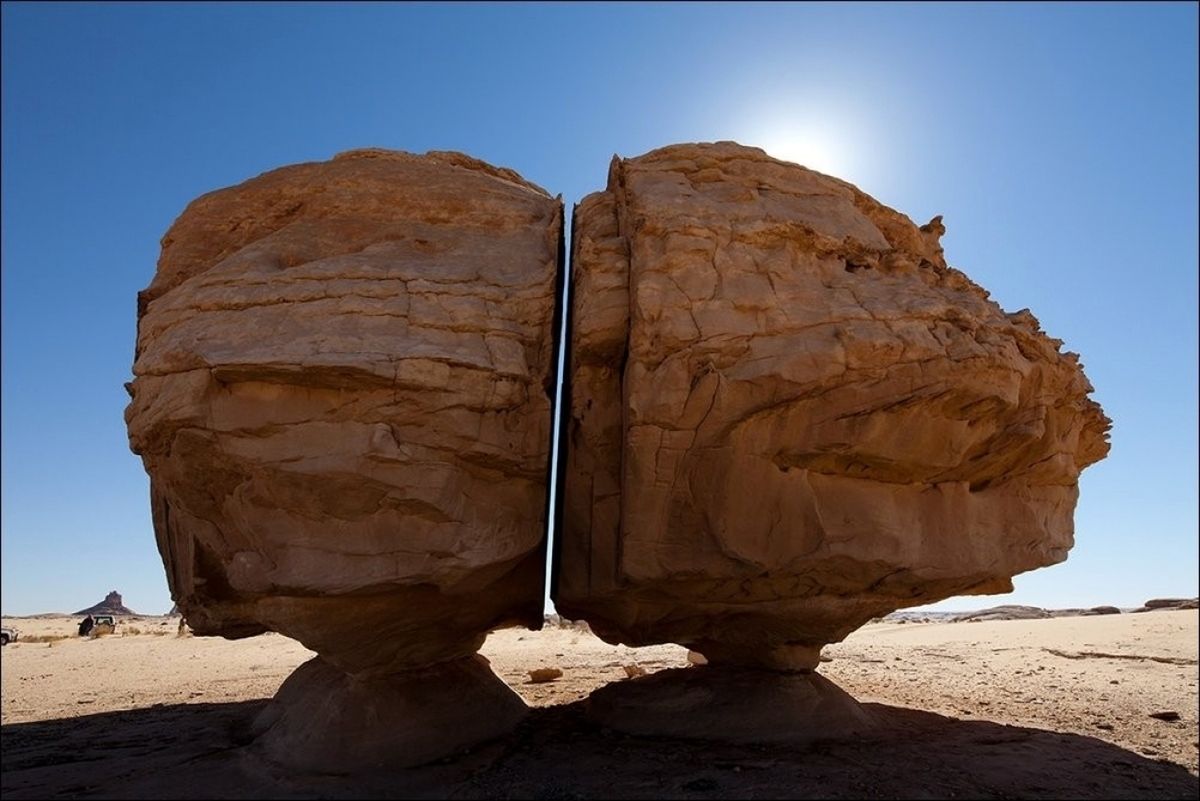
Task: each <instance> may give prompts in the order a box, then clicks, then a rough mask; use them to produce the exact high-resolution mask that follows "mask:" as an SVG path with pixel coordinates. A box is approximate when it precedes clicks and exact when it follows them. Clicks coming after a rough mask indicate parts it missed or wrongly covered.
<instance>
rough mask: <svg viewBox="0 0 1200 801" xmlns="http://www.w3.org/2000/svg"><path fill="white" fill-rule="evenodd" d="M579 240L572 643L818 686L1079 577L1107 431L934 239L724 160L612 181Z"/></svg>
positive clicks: (818, 179) (627, 169)
mask: <svg viewBox="0 0 1200 801" xmlns="http://www.w3.org/2000/svg"><path fill="white" fill-rule="evenodd" d="M573 230H574V234H573V243H572V276H573V279H572V280H573V285H572V299H573V300H572V308H571V326H570V327H571V334H570V340H569V347H570V353H569V358H568V362H567V367H566V371H567V372H566V381H567V384H566V386H565V391H564V397H565V398H566V399H569V400H565V401H564V406H565V408H564V426H563V431H564V436H565V443H564V451H563V452H561V453H564V454H565V459H564V461H563V464H564V472H563V479H562V480H563V484H562V486H561V491H562V494H561V495H560V498H561V499H562V504H563V516H562V520H561V521H560V526H561V528H560V534H559V543H560V544H559V553H558V559H557V561H556V571H557V572H556V576H555V585H554V588H553V597H554V600H555V604H556V606H557V608H558V610H559V612H560V613H562V614H563V615H564V616H566V617H570V618H582V619H585V620H586V621H587V622H588V624H589V625H590V626H591V627H592V629H593V630H594V631H595V632H596V633H597V634H598V635H599V636H601V637H603V638H604V639H606V640H608V641H610V642H614V643H618V642H619V643H624V644H627V645H634V646H638V645H649V644H653V643H662V642H676V643H680V644H683V645H686V646H687V647H689V648H691V649H693V650H694V651H698V652H700V653H702V654H703V655H704V656H705V657H706V658H707V660H708V662H709V663H711V664H713V665H722V664H724V665H734V666H740V667H757V668H762V669H769V670H772V671H778V670H784V671H789V670H790V671H806V670H811V669H812V668H813V667H815V666H816V664H817V661H818V659H819V654H820V649H821V647H822V646H823V645H825V644H826V643H830V642H837V641H839V640H841V639H842V638H844V637H845V636H846V635H847V634H849V633H850V632H851V631H853V630H854V629H856V628H858V627H859V626H861V625H862V624H864V623H866V622H867V621H868V620H870V619H871V618H874V617H878V616H881V615H884V614H887V613H888V612H891V611H894V610H896V609H898V608H901V607H907V606H916V605H920V604H925V603H930V602H933V601H937V600H939V599H942V598H946V597H949V596H953V595H962V594H985V593H998V592H1005V591H1008V590H1010V589H1011V586H1012V585H1011V581H1010V579H1011V577H1012V576H1014V575H1016V574H1017V573H1021V572H1023V571H1026V570H1031V569H1034V568H1037V567H1041V566H1044V565H1050V564H1054V563H1056V562H1060V561H1062V560H1063V559H1065V558H1066V555H1067V551H1068V550H1069V549H1070V547H1071V545H1072V544H1073V524H1072V515H1073V511H1074V508H1075V501H1076V497H1077V493H1078V485H1077V481H1078V477H1079V473H1080V471H1081V470H1082V469H1084V468H1085V467H1087V466H1088V465H1090V464H1092V463H1093V462H1096V461H1098V460H1099V459H1101V458H1103V457H1104V456H1105V455H1106V453H1107V451H1108V443H1107V441H1106V432H1107V429H1108V425H1109V422H1108V420H1107V419H1106V418H1105V416H1104V415H1103V413H1102V412H1101V410H1100V408H1099V406H1098V405H1097V404H1096V403H1094V402H1093V401H1092V400H1091V399H1089V397H1088V393H1089V392H1090V391H1091V389H1092V387H1091V385H1090V384H1089V383H1088V381H1087V379H1086V377H1085V376H1084V374H1083V371H1082V369H1081V365H1080V363H1079V360H1078V357H1077V356H1076V355H1075V354H1073V353H1064V352H1062V351H1061V350H1060V347H1059V346H1060V345H1061V343H1060V342H1059V341H1058V340H1054V339H1051V338H1050V337H1048V336H1047V335H1046V334H1044V333H1043V332H1042V331H1041V329H1040V327H1039V324H1038V322H1037V320H1036V319H1035V318H1034V316H1033V315H1032V314H1031V313H1029V312H1028V311H1020V312H1016V313H1011V314H1010V313H1006V312H1005V311H1004V310H1002V309H1001V308H1000V307H999V306H998V305H996V304H995V303H994V302H992V301H991V300H989V298H988V294H987V293H986V292H985V291H984V290H982V289H981V288H980V287H978V286H977V285H975V284H974V283H972V282H971V281H970V279H968V278H967V277H966V276H965V275H964V274H963V273H961V272H959V271H958V270H956V269H953V268H951V267H949V266H948V265H947V263H946V261H945V258H944V255H943V251H942V247H941V245H940V242H939V240H940V237H941V235H942V233H943V232H944V230H945V228H944V226H943V225H942V222H941V218H940V217H939V218H934V219H933V220H931V221H930V222H929V223H928V224H926V225H923V226H917V225H915V224H913V222H912V221H910V220H909V219H908V218H907V217H905V216H904V215H902V214H900V213H898V212H896V211H894V210H892V209H889V208H887V207H886V206H883V205H882V204H880V203H878V202H877V201H875V200H874V199H872V198H870V197H868V196H867V195H866V194H864V193H862V192H861V191H859V190H858V189H856V188H855V187H853V186H851V185H850V184H848V183H845V182H844V181H840V180H838V179H836V178H832V177H829V176H826V175H822V174H820V173H816V172H813V171H811V170H808V169H805V168H803V167H801V166H798V165H795V164H790V163H787V162H782V161H778V160H776V159H773V158H770V157H769V156H767V155H766V154H765V153H763V152H762V151H761V150H757V149H754V148H748V147H742V146H740V145H736V144H734V143H718V144H706V145H676V146H672V147H666V148H663V149H661V150H656V151H653V152H651V153H648V154H646V155H643V156H640V157H638V158H633V159H620V158H617V159H614V161H613V163H612V166H611V169H610V171H609V176H608V186H607V188H606V189H605V190H604V191H602V192H598V193H596V194H593V195H590V196H588V197H587V198H585V199H584V200H583V201H582V202H581V203H580V204H579V205H578V206H576V208H575V216H574V229H573ZM701 675H705V674H703V673H701V672H700V671H697V677H699V676H701ZM696 681H700V679H699V678H697V679H696Z"/></svg>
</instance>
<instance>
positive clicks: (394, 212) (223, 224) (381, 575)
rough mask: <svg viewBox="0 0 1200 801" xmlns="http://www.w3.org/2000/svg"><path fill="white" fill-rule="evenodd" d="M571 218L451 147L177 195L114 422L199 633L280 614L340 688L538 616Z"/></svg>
mask: <svg viewBox="0 0 1200 801" xmlns="http://www.w3.org/2000/svg"><path fill="white" fill-rule="evenodd" d="M561 236H562V205H561V202H560V201H559V200H557V199H554V198H551V197H549V196H548V195H547V194H546V193H545V192H544V191H543V190H541V189H540V188H538V187H536V186H534V185H532V184H530V183H528V182H526V181H524V180H522V179H521V178H520V177H519V176H517V175H516V174H515V173H513V172H512V171H511V170H504V169H498V168H495V167H491V166H490V165H487V164H484V163H483V162H480V161H477V160H475V159H472V158H470V157H468V156H464V155H462V154H458V153H440V152H431V153H427V154H425V155H423V156H418V155H411V154H407V153H399V152H390V151H380V150H365V151H352V152H349V153H344V154H341V155H339V156H337V157H335V158H334V159H333V160H331V161H328V162H323V163H311V164H300V165H295V166H290V167H285V168H282V169H278V170H274V171H272V172H269V173H266V174H264V175H261V176H259V177H257V178H254V179H252V180H250V181H247V182H245V183H243V184H241V185H238V186H235V187H231V188H227V189H222V190H219V191H217V192H213V193H210V194H207V195H204V196H203V197H201V198H199V199H197V200H195V201H194V202H193V203H191V204H190V205H189V206H188V208H187V209H186V211H185V212H184V213H183V215H181V216H180V218H179V219H178V220H177V221H176V222H175V224H174V225H173V226H172V227H171V230H170V231H169V232H168V233H167V234H166V236H165V237H164V238H163V242H162V244H163V249H162V256H161V258H160V260H159V265H158V271H157V274H156V275H155V278H154V280H153V282H152V283H151V284H150V286H149V287H148V288H147V289H146V290H145V291H144V292H142V293H141V294H140V295H139V309H138V311H139V317H138V345H137V356H136V362H135V365H134V373H135V376H136V378H135V380H134V381H133V383H132V384H131V385H130V393H131V395H132V402H131V403H130V405H129V407H128V409H127V410H126V420H127V422H128V425H129V436H130V443H131V447H132V448H133V450H134V452H135V453H138V454H140V455H141V456H142V458H143V461H144V463H145V467H146V470H147V472H148V473H149V474H150V478H151V496H152V505H153V513H154V524H155V532H156V536H157V538H158V545H159V550H160V552H161V554H162V557H163V561H164V564H165V565H166V569H167V575H168V579H169V582H170V587H171V592H172V596H173V597H174V599H175V600H176V601H177V603H178V605H179V608H180V610H181V611H182V613H183V614H184V615H185V616H186V618H187V621H188V624H189V625H190V626H191V627H192V628H193V629H194V630H195V631H196V633H198V634H220V635H223V636H226V637H240V636H247V635H251V634H256V633H259V632H262V631H265V630H274V631H279V632H281V633H283V634H286V635H288V636H290V637H294V638H295V639H297V640H299V641H301V642H302V643H304V644H305V645H306V646H308V647H309V648H311V649H313V650H315V651H317V652H318V653H319V654H320V662H321V665H322V671H324V672H323V673H321V676H322V681H323V682H324V684H325V685H328V686H330V687H337V688H341V689H344V688H345V687H346V682H345V681H340V682H339V681H337V680H335V679H332V678H329V675H327V674H328V673H329V671H330V670H333V671H341V672H342V673H343V674H347V673H349V674H354V675H355V676H356V677H358V678H359V679H362V680H364V681H365V680H367V679H368V678H369V679H370V680H372V681H375V680H378V679H379V677H382V676H390V675H395V674H397V673H398V672H400V671H405V670H409V669H413V668H417V667H421V666H426V665H429V664H431V663H436V662H448V661H450V660H462V659H466V658H468V657H470V655H471V654H473V653H474V651H475V650H476V648H477V647H478V646H479V645H480V644H481V643H482V641H483V638H484V637H485V635H486V632H487V631H488V630H489V629H492V628H495V627H498V626H503V625H509V624H517V623H520V624H525V625H529V626H531V627H539V626H540V624H541V620H542V604H543V589H542V588H543V564H544V559H545V504H546V473H547V468H548V459H549V448H550V437H551V424H552V419H551V411H552V410H551V399H552V389H553V385H554V381H555V376H554V370H555V366H556V359H555V343H554V334H555V332H554V331H553V330H552V320H553V317H554V314H555V304H556V294H555V286H556V278H557V272H558V262H559V251H560V248H561ZM318 672H321V671H314V670H310V671H308V673H309V674H312V675H316V673H318ZM460 672H462V671H460ZM462 673H463V675H464V676H468V675H475V673H477V671H475V672H472V671H466V672H462ZM345 692H346V693H348V694H349V695H347V697H348V698H350V701H352V700H353V699H352V698H351V697H350V696H352V695H353V693H352V692H350V690H346V691H345ZM291 695H292V696H295V697H300V696H301V695H302V693H299V690H297V689H296V688H293V691H292V693H291ZM289 697H290V696H289ZM285 717H286V716H285ZM334 734H336V732H334Z"/></svg>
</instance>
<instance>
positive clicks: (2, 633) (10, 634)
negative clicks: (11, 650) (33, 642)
mask: <svg viewBox="0 0 1200 801" xmlns="http://www.w3.org/2000/svg"><path fill="white" fill-rule="evenodd" d="M19 633H20V632H18V631H17V630H16V629H13V628H9V627H7V626H5V627H4V628H2V629H0V645H8V644H9V643H10V642H16V641H17V635H18V634H19Z"/></svg>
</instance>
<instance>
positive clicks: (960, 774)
mask: <svg viewBox="0 0 1200 801" xmlns="http://www.w3.org/2000/svg"><path fill="white" fill-rule="evenodd" d="M177 620H178V619H177V618H174V619H168V618H154V617H146V618H134V619H129V620H125V621H123V622H122V623H121V625H120V626H119V628H118V633H117V634H115V635H110V636H106V637H101V638H98V639H80V638H77V637H73V636H70V635H72V634H73V632H74V627H75V625H76V623H77V622H78V621H77V620H76V619H74V618H43V619H17V620H13V621H10V620H7V619H6V620H5V621H4V625H6V626H7V625H13V624H15V625H16V626H17V627H18V628H19V629H20V631H21V637H22V640H21V641H19V642H17V643H15V644H12V645H9V646H7V647H5V648H4V649H3V661H2V676H3V691H2V696H3V699H2V719H0V723H2V726H0V737H2V747H3V763H2V764H3V767H2V771H0V784H2V789H3V794H4V797H5V798H9V797H11V798H35V797H36V798H44V797H54V796H59V797H134V798H137V797H140V798H189V797H192V798H194V797H225V798H253V797H264V796H271V797H294V798H354V797H362V796H371V797H425V798H439V797H441V798H444V797H452V798H480V797H484V798H529V797H537V798H594V797H608V798H639V797H661V798H725V797H740V798H786V797H792V798H797V797H824V798H863V797H867V798H955V797H958V798H961V797H990V798H1013V797H1021V798H1058V797H1064V796H1069V797H1077V798H1192V799H1194V798H1196V797H1197V795H1198V793H1200V782H1198V780H1197V757H1198V753H1200V751H1198V749H1200V735H1198V728H1197V706H1198V698H1197V678H1198V677H1197V650H1198V630H1200V620H1198V616H1197V612H1196V611H1195V610H1189V611H1159V612H1149V613H1144V614H1124V615H1110V616H1099V617H1075V618H1055V619H1049V620H1031V621H997V622H981V623H928V624H919V623H918V624H913V623H909V624H898V623H881V624H874V625H870V626H866V627H864V628H863V629H861V630H859V631H857V632H855V633H854V634H852V635H851V636H850V637H849V638H848V639H847V640H846V641H845V642H843V643H840V644H837V645H833V646H829V647H828V648H826V651H825V653H826V655H827V656H829V657H830V661H828V662H826V663H825V664H823V665H822V667H821V673H822V674H823V675H825V676H826V677H828V678H829V679H831V680H833V681H834V682H836V683H837V684H839V685H840V686H841V687H842V688H843V689H845V690H847V691H848V692H850V693H851V694H852V695H854V696H855V697H856V698H858V699H859V700H860V701H862V702H865V703H866V704H867V708H868V709H869V710H870V711H871V712H872V714H873V715H874V717H875V719H876V721H877V722H878V725H879V728H878V731H877V732H876V733H875V734H874V735H872V736H870V737H866V738H863V739H860V740H856V741H853V742H820V743H816V744H814V745H812V746H809V747H805V748H795V747H779V746H770V747H768V746H733V745H729V744H722V743H712V742H698V741H689V740H671V739H662V738H646V737H633V736H626V735H623V734H621V733H619V732H614V731H610V730H608V729H604V728H602V727H600V726H599V725H598V724H595V723H594V722H592V721H591V720H590V719H589V718H588V717H587V710H586V706H587V705H586V701H585V700H584V699H585V698H586V697H587V695H588V693H590V692H591V691H592V690H594V689H596V688H597V687H600V686H603V685H605V684H608V683H611V682H619V681H629V680H630V679H628V678H627V677H626V671H625V666H626V665H638V666H640V667H641V668H643V669H644V670H645V671H647V672H648V673H653V672H656V671H659V670H663V669H666V668H678V667H683V666H685V665H686V664H687V662H686V651H685V650H684V649H682V648H679V647H675V646H656V647H652V648H636V649H635V648H627V647H624V646H610V645H607V644H605V643H603V642H601V641H600V640H598V639H596V638H595V637H593V636H592V635H591V634H589V633H588V632H586V631H581V630H577V629H571V628H547V629H545V630H543V631H540V632H531V631H525V630H520V629H509V630H505V631H501V632H496V633H494V634H493V635H492V636H491V637H490V638H489V639H488V642H487V644H486V646H485V647H484V649H483V653H484V654H485V655H486V656H487V657H488V659H489V660H490V661H491V663H492V666H493V668H494V669H495V671H496V672H497V673H498V674H499V675H500V676H501V677H502V678H503V679H505V681H507V682H508V683H509V684H510V686H512V687H513V688H514V689H515V690H516V691H517V692H518V693H520V694H521V695H522V696H523V697H524V698H525V700H526V701H527V702H528V703H529V704H530V705H531V706H532V707H534V709H533V711H532V713H531V714H530V716H529V717H528V718H527V720H526V721H525V722H524V723H523V724H521V726H520V727H519V728H518V729H517V730H516V731H514V732H513V733H512V734H510V735H509V736H507V737H505V738H503V739H501V740H498V741H495V742H492V743H489V744H486V745H483V746H480V747H478V748H476V749H474V750H473V751H472V752H470V753H466V754H461V755H458V756H456V757H454V758H450V759H446V760H442V761H441V762H439V763H436V764H433V765H429V766H426V767H422V768H417V769H412V770H408V771H404V772H402V773H392V774H387V775H383V774H381V775H375V776H355V777H353V778H351V777H346V776H306V777H299V776H294V775H288V774H287V773H286V772H284V771H282V770H281V769H279V768H278V767H276V766H273V765H271V764H268V763H265V762H263V761H262V760H260V759H258V758H257V757H256V755H255V754H254V749H253V746H252V745H250V744H249V743H248V738H247V735H246V731H247V729H248V725H249V721H250V720H252V719H253V717H254V716H255V715H256V714H257V713H258V712H259V711H261V709H262V708H263V706H264V705H265V703H266V699H269V698H270V696H271V695H272V694H273V693H274V692H275V690H276V689H277V687H278V686H279V684H280V683H281V682H282V681H283V679H284V678H285V677H286V676H287V675H288V673H290V672H291V671H292V670H293V669H294V668H295V667H297V666H298V665H299V664H300V663H301V662H303V661H305V660H306V659H308V658H309V657H310V656H311V655H312V654H311V652H309V651H307V650H306V649H305V648H303V647H302V646H300V645H299V644H298V643H295V642H293V641H291V640H288V639H286V638H284V637H282V636H279V635H275V634H267V635H262V636H259V637H254V638H251V639H247V640H241V641H236V642H232V641H226V640H221V639H216V638H200V637H191V636H185V637H177V636H176V622H177ZM60 635H62V636H65V639H58V640H55V639H52V638H54V637H56V636H60ZM37 639H43V640H46V639H48V640H49V641H40V642H38V641H34V640H37ZM538 667H558V668H561V669H562V671H563V676H562V677H561V678H560V679H558V680H556V681H553V682H550V683H544V684H532V683H529V680H528V675H527V671H529V670H530V669H533V668H538ZM634 680H636V679H634ZM1172 712H1173V713H1175V714H1176V715H1178V719H1175V720H1170V719H1168V720H1163V719H1160V718H1159V717H1152V715H1155V714H1159V713H1172ZM1163 717H1167V718H1170V717H1172V716H1171V715H1170V714H1167V715H1163Z"/></svg>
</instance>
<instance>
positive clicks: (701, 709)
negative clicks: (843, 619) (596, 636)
mask: <svg viewBox="0 0 1200 801" xmlns="http://www.w3.org/2000/svg"><path fill="white" fill-rule="evenodd" d="M588 714H589V715H590V716H591V717H592V719H593V720H595V721H597V722H598V723H600V724H601V725H603V726H607V727H609V728H612V729H616V730H618V731H623V732H626V733H627V734H636V735H648V736H659V737H682V738H687V739H695V740H719V741H722V742H734V743H752V744H761V745H766V744H791V745H796V744H803V743H808V742H812V741H815V740H831V739H844V738H850V737H854V736H856V735H860V734H863V733H865V732H867V731H869V730H870V729H872V728H873V725H874V724H873V721H872V718H871V716H870V714H869V713H868V712H867V711H866V710H865V709H863V708H862V707H861V706H860V705H859V703H858V702H857V701H855V700H854V699H853V698H851V697H850V696H849V695H848V694H847V693H846V692H845V691H843V690H842V689H841V688H839V687H838V686H837V685H836V684H834V683H833V682H831V681H829V680H828V679H826V678H824V677H823V676H819V675H817V674H816V673H779V672H773V671H768V670H755V669H748V668H733V667H711V666H697V667H691V668H677V669H674V670H664V671H661V672H658V673H654V674H652V675H650V676H646V677H645V678H640V679H633V680H631V681H622V682H617V683H615V684H609V685H607V686H605V687H601V688H600V689H599V690H597V691H596V692H594V693H592V695H591V697H590V698H589V699H588Z"/></svg>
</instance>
